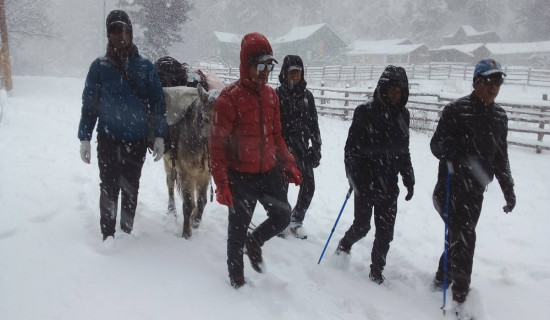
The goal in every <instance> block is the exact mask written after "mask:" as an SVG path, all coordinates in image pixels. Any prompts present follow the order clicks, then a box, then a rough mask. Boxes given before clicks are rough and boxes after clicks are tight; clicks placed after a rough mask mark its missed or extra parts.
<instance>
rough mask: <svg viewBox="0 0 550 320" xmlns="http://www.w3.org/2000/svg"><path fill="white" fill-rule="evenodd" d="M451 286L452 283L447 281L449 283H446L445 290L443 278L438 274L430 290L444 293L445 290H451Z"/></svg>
mask: <svg viewBox="0 0 550 320" xmlns="http://www.w3.org/2000/svg"><path fill="white" fill-rule="evenodd" d="M450 285H451V281H450V280H449V279H447V282H446V283H445V288H443V277H441V278H440V277H438V275H437V274H436V275H435V277H434V279H433V281H432V284H431V285H430V289H431V291H433V292H437V291H443V289H445V290H447V288H449V286H450Z"/></svg>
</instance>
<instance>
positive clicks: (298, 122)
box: [276, 55, 321, 160]
mask: <svg viewBox="0 0 550 320" xmlns="http://www.w3.org/2000/svg"><path fill="white" fill-rule="evenodd" d="M290 65H300V66H301V67H302V70H303V62H302V59H301V58H300V57H299V56H292V55H289V56H286V57H285V59H284V61H283V66H282V67H281V73H280V75H279V81H280V82H281V85H280V86H279V87H278V88H277V89H276V91H277V95H278V96H279V101H280V106H281V107H280V108H281V124H282V126H283V131H282V134H283V138H284V139H285V142H286V144H287V146H288V149H289V150H290V152H292V154H293V155H294V156H295V157H297V158H298V159H299V160H304V159H305V158H306V157H308V156H313V155H312V154H315V155H317V156H318V157H319V159H320V154H321V132H320V131H319V122H318V116H317V109H316V107H315V99H314V98H313V94H312V93H311V91H309V90H307V89H306V85H307V82H306V81H305V80H304V76H303V72H302V79H301V81H300V82H299V83H298V84H297V85H295V86H293V87H290V85H289V84H288V80H287V77H286V72H287V69H288V67H289V66H290ZM310 141H311V147H310Z"/></svg>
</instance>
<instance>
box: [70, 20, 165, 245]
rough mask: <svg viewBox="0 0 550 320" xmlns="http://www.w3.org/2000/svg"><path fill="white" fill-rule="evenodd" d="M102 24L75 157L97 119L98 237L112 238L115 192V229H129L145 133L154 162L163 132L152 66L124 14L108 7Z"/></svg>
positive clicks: (85, 156)
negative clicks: (100, 49) (102, 41)
mask: <svg viewBox="0 0 550 320" xmlns="http://www.w3.org/2000/svg"><path fill="white" fill-rule="evenodd" d="M106 27H107V38H108V40H109V41H108V45H107V53H106V54H105V56H103V57H99V58H97V59H96V60H95V61H94V62H92V65H91V66H90V70H89V72H88V76H87V77H86V84H85V86H84V92H83V93H82V115H81V118H80V124H79V127H78V139H80V156H81V158H82V161H84V162H85V163H90V158H91V146H90V140H91V139H92V133H93V130H94V127H96V123H97V129H96V131H97V157H98V165H99V177H100V180H101V183H100V189H101V194H100V198H99V207H100V213H101V218H100V226H101V232H102V233H103V241H105V240H106V239H107V238H108V237H110V236H112V237H113V238H114V234H115V226H116V217H117V204H118V195H119V193H120V194H121V219H120V227H121V229H122V231H124V232H126V233H131V232H132V228H133V225H134V216H135V212H136V205H137V196H138V190H139V179H140V177H141V169H142V167H143V163H144V162H145V155H146V152H147V138H148V136H149V135H150V134H149V131H150V130H152V131H153V132H154V136H155V137H154V143H153V146H152V151H153V157H154V160H155V161H158V160H160V159H161V158H162V156H163V154H164V137H165V136H166V133H167V123H166V104H165V101H164V94H163V91H162V86H161V82H160V79H159V76H158V74H157V72H156V70H155V67H154V66H153V64H152V63H151V62H150V61H149V60H148V59H146V58H144V57H142V56H141V55H140V54H139V53H138V49H137V47H136V46H135V45H134V44H133V43H132V23H131V21H130V18H129V17H128V14H127V13H126V12H124V11H122V10H113V11H111V12H110V13H109V15H108V16H107V21H106Z"/></svg>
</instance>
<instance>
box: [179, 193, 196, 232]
mask: <svg viewBox="0 0 550 320" xmlns="http://www.w3.org/2000/svg"><path fill="white" fill-rule="evenodd" d="M192 192H193V191H192V190H191V189H190V188H189V185H188V184H186V185H184V186H183V189H182V192H181V193H182V194H181V197H182V200H183V205H182V211H183V234H182V237H184V238H185V239H189V238H190V237H191V234H192V231H191V214H192V213H193V207H194V200H195V199H194V197H193V195H192Z"/></svg>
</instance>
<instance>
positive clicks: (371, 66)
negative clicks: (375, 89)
mask: <svg viewBox="0 0 550 320" xmlns="http://www.w3.org/2000/svg"><path fill="white" fill-rule="evenodd" d="M372 69H374V65H372V64H371V65H370V77H369V80H372V72H373V70H372Z"/></svg>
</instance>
